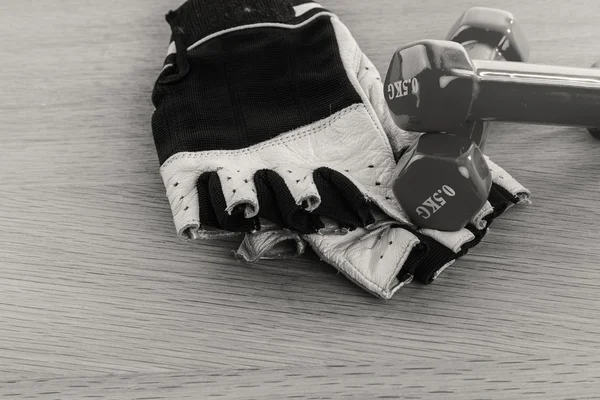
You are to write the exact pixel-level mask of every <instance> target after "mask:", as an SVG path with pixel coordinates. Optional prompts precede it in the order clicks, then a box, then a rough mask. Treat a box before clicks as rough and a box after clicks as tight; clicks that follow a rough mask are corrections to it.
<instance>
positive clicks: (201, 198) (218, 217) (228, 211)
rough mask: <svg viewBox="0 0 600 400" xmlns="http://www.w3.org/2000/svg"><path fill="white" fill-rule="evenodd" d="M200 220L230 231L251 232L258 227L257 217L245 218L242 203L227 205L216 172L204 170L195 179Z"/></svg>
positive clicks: (244, 208)
mask: <svg viewBox="0 0 600 400" xmlns="http://www.w3.org/2000/svg"><path fill="white" fill-rule="evenodd" d="M196 187H197V190H198V203H199V206H200V222H201V223H202V225H208V226H212V227H215V228H219V229H224V230H227V231H231V232H253V231H255V230H258V229H260V223H259V220H258V218H257V217H252V218H247V213H246V205H245V204H244V203H240V204H236V205H233V206H228V205H227V201H226V200H225V196H224V195H223V187H222V185H221V179H220V178H219V175H218V174H217V173H216V172H205V173H203V174H201V175H200V178H199V179H198V181H197V185H196Z"/></svg>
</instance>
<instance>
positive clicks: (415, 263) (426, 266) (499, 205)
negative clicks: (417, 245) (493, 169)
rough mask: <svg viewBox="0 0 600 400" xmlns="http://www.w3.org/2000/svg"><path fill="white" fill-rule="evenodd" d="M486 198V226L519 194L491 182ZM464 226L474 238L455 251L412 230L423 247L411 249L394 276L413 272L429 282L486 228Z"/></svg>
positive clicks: (473, 243) (426, 282)
mask: <svg viewBox="0 0 600 400" xmlns="http://www.w3.org/2000/svg"><path fill="white" fill-rule="evenodd" d="M488 201H489V202H490V204H491V205H492V207H493V208H494V212H493V213H491V214H490V215H488V216H486V220H487V222H488V227H489V225H490V224H491V222H492V221H493V220H494V218H496V217H498V216H500V215H501V214H502V213H503V212H504V211H506V210H507V209H508V208H509V207H510V206H511V205H513V204H517V203H518V202H519V197H517V196H513V195H512V194H511V193H510V192H509V191H508V190H506V189H504V188H503V187H502V186H499V185H497V184H493V185H492V190H491V192H490V196H489V198H488ZM465 228H466V229H468V230H469V231H470V232H471V233H472V234H473V235H474V236H475V238H474V239H473V240H471V241H469V242H467V243H465V244H464V245H463V246H462V247H461V250H460V251H459V252H458V253H455V252H454V251H452V250H451V249H449V248H447V247H446V246H444V245H442V244H441V243H439V242H437V241H436V240H434V239H433V238H430V237H428V236H425V235H422V234H420V233H418V232H413V233H414V234H415V235H416V236H418V237H419V239H420V240H421V245H423V246H424V247H425V248H426V251H424V252H423V251H419V252H415V253H414V254H412V253H411V255H410V256H409V258H408V260H407V262H406V264H405V266H404V268H403V269H402V272H401V275H402V276H399V277H398V278H399V279H402V278H403V276H405V275H406V274H407V273H411V274H412V275H414V279H415V280H416V281H417V282H421V283H424V284H429V283H431V282H433V280H434V279H435V278H436V277H437V276H438V274H439V273H440V272H441V270H442V269H444V268H445V267H447V266H448V265H449V264H451V263H452V262H453V261H455V260H457V259H458V258H460V257H462V256H464V255H465V254H467V253H468V251H469V250H470V249H471V248H473V247H475V246H477V245H478V244H479V243H480V242H481V241H482V240H483V238H484V237H485V235H486V234H487V232H488V230H487V228H486V229H481V230H479V229H477V228H476V227H475V226H474V225H472V224H470V225H467V226H466V227H465ZM410 271H414V272H410Z"/></svg>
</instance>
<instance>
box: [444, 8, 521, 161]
mask: <svg viewBox="0 0 600 400" xmlns="http://www.w3.org/2000/svg"><path fill="white" fill-rule="evenodd" d="M446 39H447V40H451V41H453V42H457V43H460V44H462V45H463V47H465V49H466V50H467V53H469V56H470V57H471V59H480V60H504V61H520V62H527V60H528V59H529V44H528V43H527V40H526V39H525V36H524V35H523V32H522V30H521V27H520V26H519V24H518V23H517V21H516V20H515V18H514V16H513V15H512V14H511V13H509V12H508V11H504V10H498V9H494V8H485V7H474V8H471V9H470V10H467V12H465V13H464V14H463V15H462V16H461V17H460V18H459V19H458V20H457V21H456V23H455V24H454V26H453V27H452V29H450V32H448V35H447V36H446ZM489 132H490V124H489V123H488V122H484V121H472V122H469V123H466V124H465V125H463V126H461V127H460V128H458V129H454V130H453V131H452V134H455V135H457V136H463V137H468V138H470V139H471V140H473V141H475V143H477V145H478V146H479V147H480V148H481V150H483V149H484V146H485V142H486V141H487V137H488V134H489Z"/></svg>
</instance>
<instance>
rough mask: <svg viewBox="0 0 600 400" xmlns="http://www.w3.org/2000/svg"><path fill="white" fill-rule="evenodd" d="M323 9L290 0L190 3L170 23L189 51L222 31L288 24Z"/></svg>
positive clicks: (192, 0) (191, 0)
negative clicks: (267, 24) (269, 24)
mask: <svg viewBox="0 0 600 400" xmlns="http://www.w3.org/2000/svg"><path fill="white" fill-rule="evenodd" d="M313 8H320V6H319V5H318V4H316V3H313V2H307V1H293V2H290V1H287V0H233V1H223V0H189V1H187V2H186V3H184V4H183V5H182V6H181V7H179V8H178V9H176V10H175V11H171V12H169V13H168V14H167V16H166V20H167V22H168V23H169V25H170V26H171V29H172V31H173V35H174V36H175V37H177V36H179V37H180V38H181V39H182V42H183V43H182V44H183V45H185V47H189V46H191V45H193V44H194V43H196V42H197V41H199V40H201V39H203V38H205V37H207V36H209V35H211V34H214V33H217V32H220V31H224V30H227V29H232V28H236V27H238V26H244V25H252V24H258V23H286V22H290V21H292V20H293V19H294V18H295V17H296V16H297V15H298V14H299V13H300V12H302V11H305V10H307V9H313Z"/></svg>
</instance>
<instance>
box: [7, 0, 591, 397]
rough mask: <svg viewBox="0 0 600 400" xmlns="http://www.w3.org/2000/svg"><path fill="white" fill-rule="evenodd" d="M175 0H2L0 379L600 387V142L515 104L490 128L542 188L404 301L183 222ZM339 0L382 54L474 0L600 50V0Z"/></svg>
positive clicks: (304, 391) (251, 387) (359, 35)
mask: <svg viewBox="0 0 600 400" xmlns="http://www.w3.org/2000/svg"><path fill="white" fill-rule="evenodd" d="M178 4H179V0H178V1H175V0H169V1H158V0H129V1H122V0H120V1H117V0H102V1H99V0H62V1H60V2H59V1H44V0H3V1H2V2H0V37H2V41H1V42H0V56H2V59H3V60H4V62H3V67H2V68H0V93H1V94H2V103H0V139H1V140H0V167H1V168H0V182H1V185H0V200H1V204H2V207H0V224H1V226H2V228H1V229H0V398H4V397H6V398H35V399H39V398H44V399H46V398H60V399H66V398H73V399H81V398H86V397H89V398H106V399H131V398H138V399H141V398H155V399H162V398H165V399H179V398H181V399H184V398H190V399H193V398H211V397H217V396H220V397H221V398H232V399H250V398H260V399H271V398H273V399H275V398H277V399H281V398H307V399H309V398H335V399H337V398H358V399H364V398H377V397H378V396H381V397H380V398H398V397H400V396H404V397H405V398H414V399H420V398H422V399H432V398H443V399H466V398H478V399H483V398H492V399H509V398H540V399H542V398H543V399H576V398H577V399H583V398H588V399H590V398H600V350H599V349H600V323H599V319H600V300H599V298H598V293H599V289H600V285H599V282H600V272H599V269H598V261H599V259H600V246H599V245H598V243H600V230H599V229H598V222H599V221H600V207H598V199H599V198H600V178H598V171H599V170H600V157H598V154H599V152H600V142H596V141H594V140H593V139H592V138H590V137H589V135H587V134H586V133H585V132H583V131H581V130H579V129H571V128H556V127H531V126H520V125H511V124H502V125H500V124H499V125H498V126H496V127H495V129H494V135H493V137H492V138H491V140H490V142H489V144H488V146H487V150H488V154H489V155H490V156H491V157H492V158H493V159H494V160H495V161H496V163H498V164H500V165H501V166H503V167H505V168H506V169H507V170H509V171H510V172H511V173H512V174H513V175H514V176H515V177H516V178H517V179H519V180H520V181H521V182H522V183H523V184H524V185H526V186H527V187H528V188H530V189H531V190H532V191H533V193H534V205H533V206H530V207H526V208H518V209H513V210H511V211H510V212H509V213H508V214H507V215H506V216H503V217H502V219H501V220H499V221H497V222H495V225H494V227H493V230H492V232H491V234H490V235H489V236H488V237H487V238H486V240H485V242H484V243H482V244H481V245H479V246H478V247H477V248H475V249H473V250H472V251H471V252H470V253H469V255H468V256H467V257H465V258H464V259H461V260H460V261H459V262H457V263H456V264H455V265H454V266H453V267H452V268H450V269H449V270H447V271H446V272H444V274H443V275H442V276H441V277H440V278H439V280H438V281H436V282H435V283H434V284H432V285H430V286H420V285H416V284H415V285H410V286H409V287H407V288H406V289H403V290H402V291H400V292H399V293H397V294H396V296H395V297H394V298H393V299H392V300H391V301H388V302H383V301H380V300H377V299H375V298H373V297H371V296H370V295H368V294H366V293H364V292H363V291H362V290H360V289H359V288H357V287H355V286H354V285H353V284H352V283H350V282H348V281H347V280H346V279H345V278H344V277H343V276H341V275H338V274H336V272H335V270H334V269H333V268H331V267H329V266H327V265H326V264H324V263H320V262H319V260H318V259H317V257H316V256H314V255H312V254H307V255H306V256H304V257H302V258H300V259H297V260H293V261H286V262H278V261H270V262H262V263H259V264H256V265H245V264H241V263H239V262H237V261H235V260H234V259H233V258H232V257H231V251H232V250H233V249H235V248H236V247H237V242H238V241H239V238H232V239H227V240H219V241H211V242H197V243H191V244H190V243H182V242H180V241H178V240H177V239H176V237H175V232H174V229H173V224H172V221H171V215H170V211H169V206H168V202H167V200H166V198H165V196H164V187H163V186H162V181H161V179H160V176H159V174H158V162H157V157H156V153H155V150H154V146H153V142H152V136H151V130H150V116H151V114H152V104H151V102H150V93H151V90H152V85H153V83H154V80H155V79H156V76H157V74H158V71H159V70H160V67H161V64H162V61H163V57H164V54H165V51H166V47H167V44H168V43H167V42H168V38H169V33H168V27H167V25H166V23H165V22H164V17H163V15H164V14H165V12H166V11H167V10H169V9H170V8H175V7H177V5H178ZM324 4H325V5H326V6H328V7H329V8H331V9H332V10H333V11H335V12H336V13H338V14H339V15H340V17H341V18H342V19H343V21H344V22H345V23H346V24H347V25H348V26H349V28H350V30H351V31H352V32H353V34H354V36H355V38H356V40H357V41H358V42H359V44H360V45H361V47H362V49H363V51H364V52H365V53H367V54H368V55H369V57H370V58H371V59H372V61H373V62H374V64H375V65H376V66H377V68H378V69H379V71H380V72H381V73H382V74H384V73H385V70H386V68H387V63H388V61H389V59H390V57H391V53H392V52H393V51H394V50H395V49H396V48H397V47H398V46H400V45H401V44H404V43H406V42H409V41H412V40H417V39H421V38H443V37H444V36H445V34H446V31H447V30H448V29H449V27H450V26H451V24H452V23H453V22H454V21H455V20H456V18H458V16H459V15H460V13H461V12H462V11H463V10H466V9H467V8H469V7H471V6H474V5H484V6H491V7H497V8H504V9H507V10H510V11H512V12H513V13H514V14H515V15H516V16H517V17H518V18H519V20H520V21H521V23H522V25H523V29H524V30H525V32H526V33H527V36H528V37H529V39H530V44H531V48H532V57H531V58H532V61H533V62H538V63H551V64H557V65H568V66H588V65H590V64H592V63H593V62H594V61H596V60H597V59H600V51H597V50H596V49H600V28H599V27H598V24H597V23H596V20H595V18H594V17H595V16H597V15H598V13H599V12H600V3H598V2H590V1H583V0H571V1H560V2H559V1H557V0H550V1H545V2H542V1H530V2H522V1H516V0H506V1H503V2H500V1H478V2H473V1H462V0H448V1H441V0H422V1H420V2H409V1H398V0H381V1H377V2H365V1H362V2H358V1H357V2H348V1H341V0H328V1H325V2H324Z"/></svg>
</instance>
